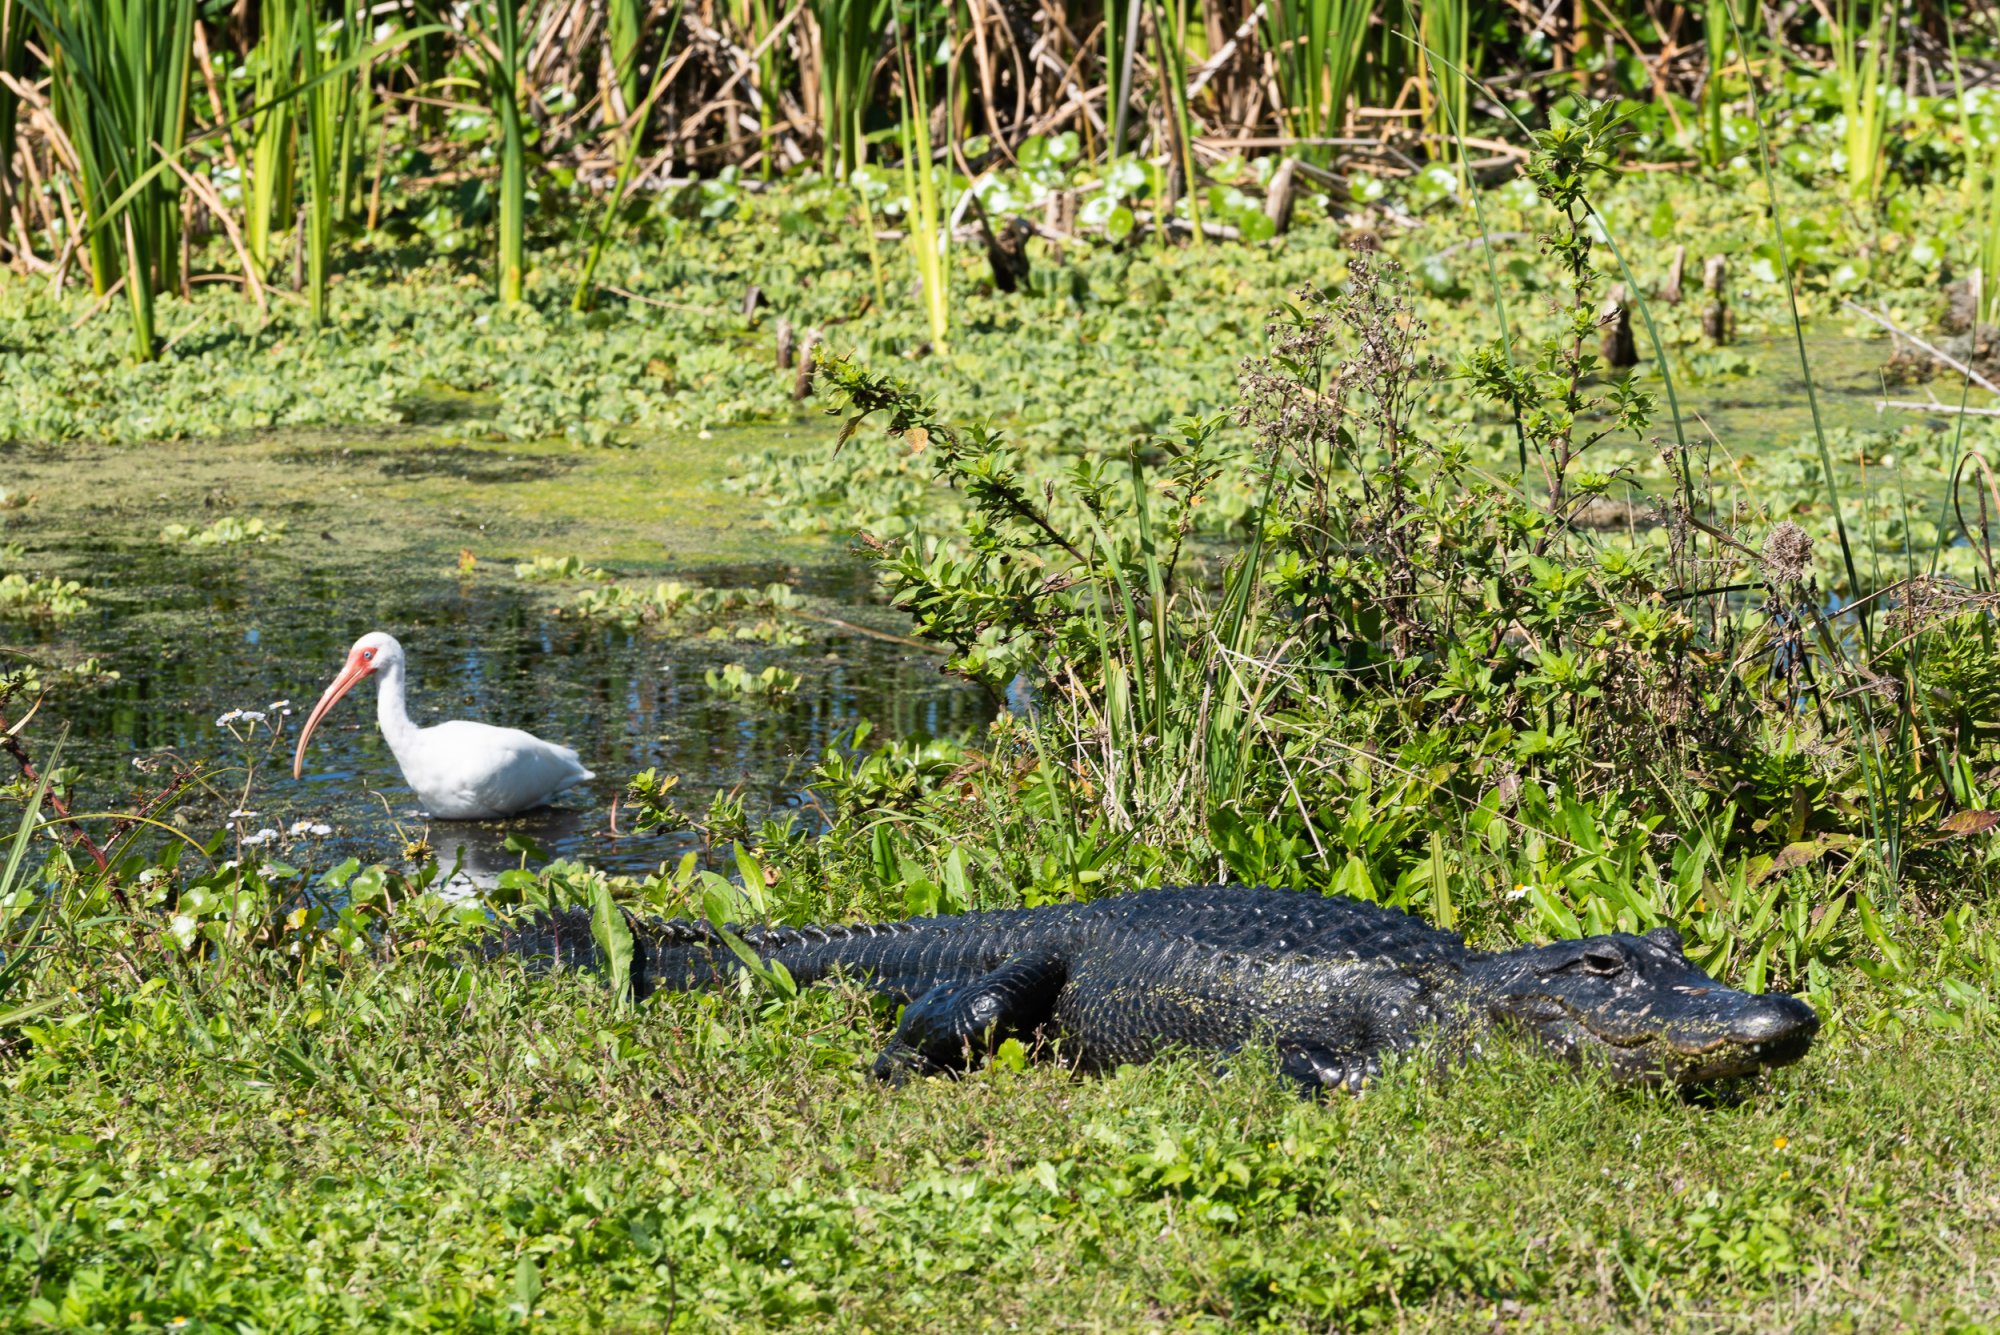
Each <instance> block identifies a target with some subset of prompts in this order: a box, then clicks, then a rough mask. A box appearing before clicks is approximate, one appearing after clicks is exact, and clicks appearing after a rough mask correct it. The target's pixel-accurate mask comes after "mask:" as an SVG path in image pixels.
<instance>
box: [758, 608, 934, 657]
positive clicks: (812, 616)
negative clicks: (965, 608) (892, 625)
mask: <svg viewBox="0 0 2000 1335" xmlns="http://www.w3.org/2000/svg"><path fill="white" fill-rule="evenodd" d="M786 615H788V616H795V617H798V618H799V619H800V620H802V621H817V622H820V623H821V624H822V625H827V626H837V627H839V628H840V629H841V630H844V631H849V632H851V633H853V634H855V635H865V636H867V637H868V638H869V639H871V640H881V641H883V642H884V643H886V644H900V645H903V646H905V647H907V648H911V649H921V650H923V651H924V652H925V653H927V654H948V653H950V652H951V650H950V649H948V648H946V647H945V646H944V645H941V644H926V643H925V642H924V641H922V640H913V639H911V638H910V637H909V636H907V635H892V634H891V633H889V632H888V631H886V630H876V629H875V628H874V627H872V626H857V625H855V624H854V623H853V622H852V621H842V620H841V619H840V618H839V617H830V616H824V615H822V614H821V613H818V612H801V611H800V610H799V609H797V608H796V607H794V608H790V609H787V612H786Z"/></svg>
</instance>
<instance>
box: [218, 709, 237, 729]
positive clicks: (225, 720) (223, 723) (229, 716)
mask: <svg viewBox="0 0 2000 1335" xmlns="http://www.w3.org/2000/svg"><path fill="white" fill-rule="evenodd" d="M242 717H243V711H242V710H240V709H232V710H230V711H229V712H228V713H226V714H224V715H223V716H222V717H221V718H219V719H217V720H216V721H215V726H216V727H218V728H226V727H228V726H229V725H230V724H232V723H234V722H236V720H237V719H240V718H242Z"/></svg>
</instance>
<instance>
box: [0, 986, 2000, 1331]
mask: <svg viewBox="0 0 2000 1335" xmlns="http://www.w3.org/2000/svg"><path fill="white" fill-rule="evenodd" d="M79 981H85V982H86V984H87V985H89V984H88V983H87V980H84V979H79ZM185 982H186V983H197V989H196V991H195V992H194V994H193V995H196V996H199V997H200V998H201V1000H200V1003H199V1005H200V1013H199V1014H198V1015H195V1016H190V1014H189V1012H188V1011H187V1010H186V1009H185V1005H186V1000H187V997H188V995H189V993H188V992H186V991H185V990H179V989H177V987H176V986H175V985H173V984H167V985H163V986H158V987H153V988H149V989H145V990H143V991H142V992H140V993H139V994H137V995H132V994H130V993H128V992H126V991H125V990H124V989H118V988H115V987H114V986H113V985H112V984H111V981H110V979H109V978H108V977H106V978H102V979H100V981H99V982H98V983H97V984H95V986H99V987H102V988H104V992H103V994H102V996H101V998H100V1004H99V1005H98V1006H96V1007H95V1008H94V1013H93V1014H91V1015H90V1016H88V1017H80V1018H79V1019H78V1020H76V1021H74V1022H71V1023H66V1024H63V1025H60V1026H57V1027H54V1028H53V1029H51V1030H50V1031H48V1032H47V1033H46V1034H44V1035H41V1036H39V1037H38V1040H37V1042H36V1045H35V1051H34V1052H33V1053H32V1054H30V1055H28V1056H27V1057H26V1058H25V1059H24V1060H20V1061H18V1062H16V1063H15V1064H13V1065H12V1066H11V1067H10V1069H9V1070H8V1072H7V1075H6V1090H7V1094H8V1098H7V1099H6V1101H5V1112H4V1113H0V1144H4V1147H5V1148H4V1151H0V1153H4V1161H0V1183H4V1200H0V1301H4V1303H5V1305H6V1308H7V1309H8V1310H9V1311H10V1313H11V1316H10V1317H9V1323H10V1324H17V1325H21V1326H42V1325H47V1326H55V1327H61V1328H65V1329H78V1330H140V1329H148V1330H157V1329H162V1328H167V1329H188V1330H243V1329H251V1330H271V1331H277V1330H304V1329H356V1330H380V1329H387V1328H395V1329H444V1328H448V1329H532V1328H540V1329H549V1330H558V1329H562V1330H579V1329H581V1330H610V1331H637V1330H655V1329H659V1328H660V1327H661V1325H662V1323H663V1322H666V1323H670V1324H671V1325H672V1327H673V1328H674V1329H689V1330H698V1329H763V1328H774V1327H775V1328H781V1327H807V1328H812V1327H818V1328H824V1327H825V1324H826V1323H827V1322H828V1321H830V1320H831V1321H833V1322H834V1323H835V1324H837V1325H838V1326H839V1327H840V1328H842V1329H854V1330H860V1329H877V1330H880V1329H887V1328H892V1327H893V1328H905V1329H922V1330H965V1329H981V1330H984V1329H1045V1330H1096V1329H1121V1330H1133V1329H1160V1330H1185V1329H1215V1330H1224V1329H1257V1328H1265V1327H1269V1328H1278V1329H1297V1328H1300V1327H1304V1328H1308V1329H1341V1330H1348V1329H1361V1328H1376V1327H1394V1328H1405V1329H1440V1330H1448V1329H1463V1328H1465V1327H1466V1326H1467V1325H1468V1324H1478V1325H1480V1326H1482V1327H1484V1326H1486V1325H1488V1324H1489V1323H1497V1324H1498V1325H1499V1326H1500V1327H1501V1328H1506V1329H1522V1330H1529V1329H1550V1328H1556V1329H1577V1330H1592V1329H1605V1328H1647V1329H1685V1330H1704V1331H1706V1330H1716V1329H1735V1328H1739V1327H1740V1328H1745V1329H1749V1328H1755V1329H1771V1328H1773V1327H1784V1328H1801V1329H1813V1330H1912V1331H1915V1330H1931V1331H1935V1330H1948V1329H1949V1330H1972V1329H1982V1328H1986V1326H1985V1324H1984V1323H1987V1322H1990V1321H1991V1320H1993V1318H1994V1314H1995V1312H1996V1310H2000V1275H1996V1274H1995V1272H1994V1271H1993V1268H1992V1263H1991V1259H1990V1258H1991V1257H1992V1256H1993V1255H1994V1253H1995V1250H1996V1247H1997V1246H2000V1197H1996V1195H1995V1190H1994V1186H1993V1182H1992V1174H1991V1173H1990V1171H1988V1169H1989V1167H1990V1165H1991V1163H1992V1162H1993V1161H1994V1157H1995V1155H1996V1153H2000V1144H1996V1142H1995V1136H1996V1134H2000V1133H1996V1131H1995V1127H1996V1126H2000V1105H1996V1103H1995V1099H1996V1093H1995V1088H1994V1084H1993V1081H1992V1080H1991V1079H1990V1078H1989V1073H1990V1071H1991V1070H1992V1068H1993V1064H1994V1062H1995V1060H1996V1059H2000V1050H1996V1048H1995V1046H1994V1043H1993V1040H1992V1038H1991V1036H1990V1034H1984V1035H1982V1034H1971V1035H1967V1034H1951V1033H1948V1032H1942V1031H1938V1030H1935V1029H1929V1028H1925V1027H1922V1026H1918V1027H1915V1028H1909V1029H1902V1030H1899V1031H1897V1032H1895V1033H1893V1034H1890V1033H1878V1034H1873V1035H1865V1034H1859V1033H1857V1032H1855V1031H1854V1030H1852V1029H1843V1028H1841V1027H1838V1026H1837V1027H1836V1033H1835V1034H1834V1036H1833V1037H1832V1038H1831V1039H1830V1040H1829V1041H1827V1042H1826V1043H1825V1044H1824V1045H1823V1046H1822V1047H1821V1048H1820V1049H1818V1050H1816V1051H1815V1053H1814V1054H1813V1056H1812V1058H1811V1059H1810V1060H1809V1061H1808V1062H1807V1063H1806V1064H1804V1065H1802V1066H1800V1067H1796V1068H1792V1069H1790V1070H1787V1071H1784V1072H1781V1073H1779V1074H1778V1075H1776V1076H1775V1077H1773V1078H1772V1079H1770V1080H1769V1081H1768V1082H1763V1083H1761V1084H1759V1085H1758V1086H1757V1087H1755V1088H1753V1089H1748V1090H1745V1091H1742V1093H1743V1094H1744V1095H1745V1097H1744V1098H1743V1101H1742V1102H1741V1103H1739V1104H1731V1103H1728V1102H1725V1103H1722V1104H1711V1105H1689V1104H1687V1103H1684V1102H1682V1101H1680V1100H1678V1099H1676V1098H1674V1097H1672V1096H1653V1095H1646V1094H1636V1095H1635V1094H1621V1093H1618V1092H1615V1091H1612V1090H1609V1089H1606V1088H1603V1087H1602V1086H1600V1085H1598V1084H1596V1083H1593V1082H1590V1081H1587V1080H1585V1081H1579V1080H1577V1079H1575V1078H1574V1077H1572V1076H1571V1075H1569V1074H1567V1073H1566V1072H1562V1071H1560V1070H1558V1069H1557V1068H1554V1067H1550V1066H1547V1065H1545V1064H1543V1063H1542V1062H1541V1061H1539V1060H1538V1059H1534V1058H1532V1057H1527V1056H1514V1057H1511V1058H1504V1059H1501V1060H1498V1061H1496V1062H1495V1063H1492V1064H1489V1065H1484V1066H1481V1067H1479V1068H1476V1069H1467V1070H1465V1071H1462V1072H1458V1073H1454V1074H1453V1075H1451V1076H1450V1077H1448V1078H1446V1079H1444V1080H1442V1081H1437V1080H1434V1079H1430V1078H1426V1077H1425V1076H1424V1074H1423V1073H1422V1072H1421V1071H1406V1072H1404V1073H1402V1074H1400V1075H1398V1076H1396V1077H1393V1078H1391V1079H1389V1080H1387V1081H1385V1082H1383V1083H1382V1084H1381V1085H1379V1086H1377V1087H1376V1088H1374V1089H1373V1090H1371V1091H1370V1093H1369V1094H1368V1095H1366V1096H1365V1097H1363V1098H1361V1099H1358V1100H1348V1099H1338V1100H1335V1101H1334V1102H1331V1103H1329V1104H1326V1105H1323V1106H1322V1105H1313V1104H1302V1103H1299V1102H1297V1101H1296V1100H1295V1099H1294V1098H1293V1097H1292V1096H1291V1095H1290V1094H1289V1093H1287V1092H1286V1091H1285V1090H1283V1089H1282V1088H1281V1087H1280V1085H1279V1084H1278V1083H1277V1082H1276V1081H1275V1080H1272V1079H1267V1078H1264V1077H1263V1076H1262V1075H1261V1074H1260V1073H1259V1072H1258V1071H1257V1070H1255V1068H1254V1066H1250V1067H1246V1068H1245V1069H1240V1070H1238V1071H1237V1072H1236V1073H1235V1074H1233V1075H1230V1076H1228V1077H1226V1078H1224V1077H1218V1076H1217V1075H1216V1074H1215V1073H1214V1072H1212V1071H1211V1070H1210V1069H1208V1068H1207V1067H1206V1066H1204V1065H1203V1064H1201V1063H1196V1062H1182V1063H1169V1064H1165V1065H1162V1066H1157V1067H1153V1068H1150V1069H1144V1070H1133V1071H1129V1072H1121V1073H1119V1074H1117V1075H1114V1076H1108V1077H1104V1078H1101V1079H1097V1078H1093V1079H1078V1078H1075V1077H1071V1076H1069V1075H1066V1074H1063V1073H1062V1072H1060V1071H1056V1070H1052V1069H1050V1068H1047V1067H1042V1066H1031V1067H1029V1068H1028V1069H1026V1070H1025V1071H1015V1070H1011V1069H1000V1070H990V1071H987V1072H983V1073H980V1074H978V1075H975V1076H972V1077H968V1078H967V1079H965V1080H963V1081H960V1082H956V1083H951V1082H922V1083H919V1084H917V1085H915V1086H912V1087H909V1088H907V1089H902V1090H897V1091H886V1090H883V1089H881V1088H879V1087H877V1086H875V1085H874V1084H872V1082H870V1081H869V1079H868V1078H867V1077H866V1075H865V1066H866V1062H867V1059H868V1058H869V1057H870V1056H871V1054H872V1053H873V1051H874V1050H875V1048H876V1046H877V1045H878V1044H879V1043H880V1042H881V1041H882V1040H883V1038H884V1036H885V1034H886V1032H887V1028H888V1017H887V1016H886V1015H884V1014H883V1013H882V1011H881V1010H880V1008H879V1007H875V1006H871V1004H870V1003H869V1001H868V1000H867V999H866V998H865V997H862V996H860V995H858V994H854V993H847V992H818V993H813V994H810V995H808V996H807V997H805V998H803V999H801V1000H800V1001H798V1002H795V1003H790V1004H784V1005H773V1004H769V1003H767V1002H765V1001H764V1000H762V999H760V998H757V997H754V996H752V997H715V998H677V999H671V1000H665V1001H663V1002H662V1003H660V1004H656V1005H649V1006H648V1007H646V1008H645V1009H644V1010H643V1011H641V1012H640V1013H638V1014H637V1015H631V1014H624V1013H620V1012H619V1011H618V1010H617V1009H616V1008H615V1007H614V1006H613V1005H612V1004H611V1002H610V1000H609V997H608V995H607V994H606V992H604V991H603V990H602V989H601V988H600V987H599V986H598V985H596V984H595V983H593V982H591V981H589V980H576V979H561V978H557V979H551V978H547V977H536V976H531V975H523V974H521V973H519V972H517V971H516V970H515V969H513V968H512V967H511V966H507V965H501V966H496V967H482V968H478V969H475V970H473V971H471V972H467V971H464V970H462V969H459V968H456V967H452V966H450V965H449V963H448V962H447V961H444V960H441V959H437V958H433V957H429V956H427V955H424V954H423V953H421V952H419V953H417V954H416V955H414V956H410V957H405V958H401V959H397V960H394V961H390V962H387V963H384V964H379V965H369V966H366V967H363V968H359V969H357V970H355V971H354V972H353V973H352V974H351V975H350V976H349V977H347V978H346V979H344V980H343V981H342V982H340V983H339V984H338V985H336V986H333V987H328V988H324V989H322V988H317V987H308V988H305V989H302V990H295V989H292V988H290V987H271V986H269V985H267V984H266V983H265V982H263V981H262V980H259V979H256V978H253V977H247V976H239V977H236V978H234V979H230V980H227V981H224V980H222V979H220V978H215V977H211V978H208V979H203V980H199V982H198V981H197V980H196V979H194V978H189V979H187V980H185ZM1879 999H1880V998H1878V997H1877V996H1874V995H1872V994H1871V993H1870V991H1869V988H1868V985H1867V984H1865V983H1863V984H1859V985H1857V986H1855V987H1853V988H1850V989H1844V990H1843V994H1842V995H1841V996H1840V997H1839V998H1838V999H1837V1000H1836V1003H1835V1009H1836V1012H1837V1013H1847V1012H1848V1011H1850V1010H1853V1011H1856V1012H1864V1011H1866V1010H1868V1009H1869V1008H1870V1007H1871V1006H1872V1005H1874V1004H1875V1003H1876V1001H1878V1000H1879Z"/></svg>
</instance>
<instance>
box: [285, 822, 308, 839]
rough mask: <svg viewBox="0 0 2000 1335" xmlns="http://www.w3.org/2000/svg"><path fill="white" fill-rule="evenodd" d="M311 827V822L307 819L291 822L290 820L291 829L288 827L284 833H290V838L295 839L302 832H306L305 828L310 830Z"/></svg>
mask: <svg viewBox="0 0 2000 1335" xmlns="http://www.w3.org/2000/svg"><path fill="white" fill-rule="evenodd" d="M311 828H312V822H311V821H309V820H295V821H293V822H292V828H291V829H289V830H287V831H285V833H286V834H289V835H291V836H292V838H294V839H296V838H298V837H299V836H300V835H302V834H304V833H305V832H306V831H307V830H310V829H311Z"/></svg>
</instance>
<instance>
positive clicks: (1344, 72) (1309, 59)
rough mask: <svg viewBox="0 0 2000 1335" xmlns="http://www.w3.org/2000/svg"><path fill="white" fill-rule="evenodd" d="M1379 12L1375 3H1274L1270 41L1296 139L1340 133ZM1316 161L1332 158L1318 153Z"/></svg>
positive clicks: (1268, 19) (1284, 113) (1267, 25)
mask: <svg viewBox="0 0 2000 1335" xmlns="http://www.w3.org/2000/svg"><path fill="white" fill-rule="evenodd" d="M1373 11H1374V6H1373V4H1372V3H1370V0H1270V3H1269V4H1268V6H1267V7H1266V9H1265V17H1264V29H1265V40H1266V42H1267V43H1268V44H1269V47H1270V50H1271V61H1272V66H1273V69H1274V71H1275V73H1276V75H1277V82H1278V93H1279V96H1280V98H1281V99H1282V101H1283V104H1284V105H1283V107H1282V108H1281V111H1280V115H1281V118H1282V119H1283V121H1284V124H1285V128H1286V130H1287V132H1288V133H1290V134H1291V135H1293V136H1294V137H1296V138H1300V139H1318V138H1326V137H1331V136H1336V135H1338V134H1339V133H1340V130H1341V128H1342V127H1343V125H1344V124H1345V123H1346V117H1347V97H1348V93H1349V92H1350V91H1351V90H1352V88H1353V87H1354V82H1355V78H1356V75H1357V73H1358V72H1359V70H1360V68H1361V63H1362V60H1363V58H1364V57H1365V55H1366V54H1367V49H1368V30H1369V19H1370V17H1371V16H1372V14H1373ZM1313 155H1314V156H1315V157H1316V158H1318V159H1322V160H1323V159H1324V158H1325V156H1326V154H1325V153H1324V151H1323V150H1318V149H1315V150H1313Z"/></svg>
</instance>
